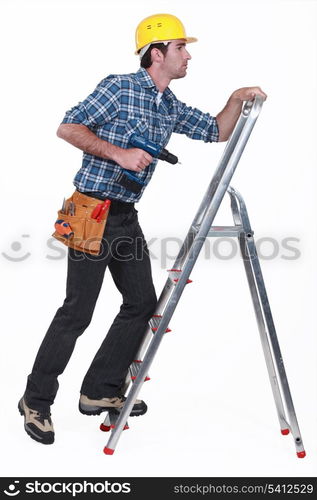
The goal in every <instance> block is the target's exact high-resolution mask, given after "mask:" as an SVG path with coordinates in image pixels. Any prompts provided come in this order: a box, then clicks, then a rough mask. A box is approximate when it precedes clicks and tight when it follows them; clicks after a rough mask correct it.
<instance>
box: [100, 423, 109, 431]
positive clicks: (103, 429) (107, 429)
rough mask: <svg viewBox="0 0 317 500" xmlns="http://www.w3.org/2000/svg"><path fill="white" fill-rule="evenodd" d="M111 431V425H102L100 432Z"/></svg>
mask: <svg viewBox="0 0 317 500" xmlns="http://www.w3.org/2000/svg"><path fill="white" fill-rule="evenodd" d="M110 429H111V427H110V425H104V424H100V430H101V431H102V432H109V431H110Z"/></svg>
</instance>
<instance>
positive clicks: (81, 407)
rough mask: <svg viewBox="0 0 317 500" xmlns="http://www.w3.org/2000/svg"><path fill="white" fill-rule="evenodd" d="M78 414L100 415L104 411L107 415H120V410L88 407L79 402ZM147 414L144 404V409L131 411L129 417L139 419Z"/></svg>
mask: <svg viewBox="0 0 317 500" xmlns="http://www.w3.org/2000/svg"><path fill="white" fill-rule="evenodd" d="M78 408H79V411H80V413H82V414H83V415H100V414H101V413H103V412H104V411H107V412H109V413H113V414H115V415H120V409H118V408H111V407H108V408H107V407H105V406H89V405H84V404H82V403H80V402H79V405H78ZM146 412H147V406H146V404H145V403H144V407H143V408H140V410H133V409H132V411H131V413H130V415H129V416H130V417H140V416H141V415H144V413H146Z"/></svg>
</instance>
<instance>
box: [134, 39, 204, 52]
mask: <svg viewBox="0 0 317 500" xmlns="http://www.w3.org/2000/svg"><path fill="white" fill-rule="evenodd" d="M174 40H185V41H186V43H193V42H198V38H195V37H193V36H187V37H186V38H179V39H178V38H175V39H174ZM169 41H171V40H169ZM161 42H166V40H157V41H154V40H153V42H151V44H150V45H152V44H155V43H161ZM142 49H143V47H140V48H139V50H136V51H135V52H134V53H135V55H136V56H137V55H138V54H139V52H140V50H142Z"/></svg>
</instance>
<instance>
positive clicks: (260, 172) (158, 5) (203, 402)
mask: <svg viewBox="0 0 317 500" xmlns="http://www.w3.org/2000/svg"><path fill="white" fill-rule="evenodd" d="M316 11H317V5H316V2H315V1H308V0H307V1H305V0H303V1H287V0H285V1H283V0H280V1H277V0H275V1H274V2H269V1H268V0H265V1H261V0H258V1H255V0H254V1H249V2H248V1H235V2H234V1H232V2H230V1H229V0H221V1H220V0H219V1H218V0H209V1H199V0H198V1H196V2H193V1H187V0H186V1H185V0H181V1H179V0H172V1H171V0H168V1H163V0H155V1H153V0H146V1H140V0H134V1H133V2H132V1H128V0H117V1H116V2H108V1H105V0H103V1H101V0H76V1H75V0H73V1H71V0H63V1H62V0H60V1H59V0H55V1H53V0H52V1H50V0H47V1H44V0H41V1H29V0H28V1H26V0H24V1H15V0H10V1H5V0H2V1H1V12H0V18H1V29H0V37H1V47H2V51H1V52H2V57H1V59H2V62H1V125H0V126H1V139H2V141H1V142H2V147H1V172H2V188H1V207H2V208H1V213H2V231H1V248H0V252H2V253H1V255H0V266H1V285H2V286H1V306H2V313H1V318H2V321H1V323H2V333H1V339H2V344H1V403H2V404H1V420H2V421H1V431H2V433H3V434H4V435H3V437H2V453H1V454H2V475H3V476H6V475H9V476H20V475H22V476H39V477H40V476H105V477H111V476H119V477H120V476H129V475H130V476H197V477H198V476H209V477H217V476H246V477H250V476H261V477H262V476H295V477H296V476H312V475H313V476H315V475H316V472H317V459H316V444H317V439H316V415H317V412H316V408H317V405H316V394H317V392H316V385H317V384H316V361H317V360H316V317H315V314H316V313H315V310H316V299H317V293H316V225H315V214H316V131H317V130H316V120H315V113H316V66H317V65H316V13H317V12H316ZM157 12H170V13H172V14H175V15H177V16H178V17H180V18H181V19H182V21H183V23H184V24H185V27H186V30H187V34H188V35H189V36H197V37H198V38H199V42H198V43H196V44H192V45H190V46H188V49H189V51H190V52H191V54H192V57H193V58H192V61H191V62H190V64H189V70H188V75H187V76H186V78H185V79H182V80H179V81H175V82H172V84H171V88H172V90H173V91H174V92H175V93H176V95H177V96H178V97H179V99H181V100H183V101H185V102H186V103H187V104H190V105H193V106H197V107H199V108H200V109H202V110H204V111H210V112H211V113H212V114H216V113H217V112H218V111H220V109H222V107H223V106H224V104H225V102H226V100H227V99H228V97H229V96H230V94H231V92H232V91H233V90H235V89H236V88H239V87H241V86H249V85H260V86H261V87H262V88H263V90H264V91H266V92H267V94H268V96H269V97H268V100H267V102H266V103H265V105H264V107H263V110H262V113H261V115H260V117H259V120H258V122H257V124H256V126H255V129H254V131H253V133H252V136H251V138H250V141H249V143H248V145H247V148H246V150H245V152H244V155H243V157H242V159H241V161H240V164H239V167H238V170H237V172H236V174H235V177H234V179H233V183H232V185H233V186H235V187H236V188H238V189H239V191H241V193H242V194H243V195H244V198H245V200H246V203H247V206H248V209H249V213H250V217H251V223H252V225H253V228H254V230H255V236H256V238H257V239H258V238H263V237H264V238H268V237H270V238H275V239H276V241H277V242H278V245H279V247H278V255H277V256H276V257H275V258H274V259H262V260H261V263H262V270H263V273H264V277H265V281H266V285H267V290H268V294H269V298H270V303H271V307H272V311H273V316H274V320H275V323H276V328H277V333H278V338H279V341H280V346H281V350H282V354H283V358H284V362H285V366H286V371H287V375H288V379H289V383H290V387H291V391H292V396H293V400H294V404H295V409H296V413H297V417H298V421H299V424H300V428H301V431H302V436H303V440H304V444H305V449H306V451H307V457H306V458H305V459H303V460H300V459H298V458H297V456H296V453H295V448H294V444H293V442H292V437H291V436H286V437H284V436H281V434H280V431H279V425H278V420H277V416H276V410H275V407H274V401H273V397H272V394H271V388H270V385H269V380H268V376H267V373H266V367H265V363H264V357H263V353H262V350H261V349H262V348H261V344H260V340H259V335H258V331H257V326H256V322H255V318H254V314H253V309H252V304H251V300H250V297H249V291H248V288H247V285H246V279H245V276H244V271H243V266H242V263H241V262H240V260H239V257H238V256H236V257H235V258H232V259H228V260H225V259H219V258H216V257H215V256H214V255H212V257H210V258H207V257H206V256H205V254H204V252H203V253H202V255H201V256H200V258H199V260H198V262H197V265H196V267H195V268H194V270H193V272H192V276H191V277H192V279H193V280H194V283H193V284H192V285H190V286H188V287H187V288H186V289H185V292H184V295H183V297H182V299H181V301H180V303H179V307H178V308H177V310H176V312H175V315H174V317H173V318H172V321H171V324H170V327H171V328H172V330H173V332H172V333H171V334H169V335H168V336H166V339H164V342H163V344H162V347H161V349H160V351H159V354H158V356H157V358H156V359H155V361H154V364H153V366H152V369H151V373H150V375H151V382H148V383H147V384H145V385H144V387H143V389H142V393H141V394H142V397H143V398H144V399H145V400H146V402H147V403H148V406H149V410H148V413H147V414H146V415H145V416H144V417H142V418H139V419H133V420H132V419H130V430H129V431H125V432H124V434H123V435H122V437H121V440H120V442H119V444H118V447H117V450H116V452H115V454H114V455H113V456H112V457H110V456H106V455H104V454H103V452H102V450H103V447H104V446H105V444H106V442H107V439H108V435H107V434H103V433H101V432H100V431H99V430H98V428H99V424H100V423H101V422H102V420H103V419H102V417H91V418H87V417H85V416H83V415H81V414H80V413H79V412H78V410H77V403H78V397H79V389H80V385H81V380H82V377H83V376H84V374H85V373H86V370H87V368H88V366H89V364H90V362H91V359H92V357H93V355H94V353H95V352H96V350H97V349H98V347H99V345H100V343H101V341H102V339H103V337H104V335H105V333H106V332H107V329H108V328H109V326H110V324H111V322H112V320H113V317H114V315H115V314H116V312H117V310H118V307H119V305H120V296H119V294H118V292H117V291H116V289H115V287H114V285H113V284H112V281H111V278H110V275H109V274H108V273H107V274H106V278H105V282H104V287H103V290H102V293H101V295H100V298H99V301H98V304H97V307H96V311H95V315H94V318H93V321H92V323H91V325H90V327H89V328H88V330H87V331H86V332H85V334H84V335H83V336H82V337H81V338H80V339H79V340H78V343H77V346H76V349H75V352H74V354H73V356H72V358H71V360H70V362H69V364H68V366H67V368H66V371H65V373H64V374H63V375H62V376H61V377H60V379H59V380H60V390H59V392H58V396H57V398H56V402H55V404H54V406H53V408H52V411H53V418H54V425H55V430H56V442H55V444H54V445H53V446H46V447H45V446H41V445H40V444H38V443H36V442H34V441H32V440H31V439H30V438H29V437H28V436H27V435H26V434H25V432H24V430H23V420H22V418H21V417H20V416H19V414H18V411H17V409H16V405H17V402H18V399H19V397H20V396H21V395H22V393H23V391H24V388H25V382H26V376H27V374H28V373H29V372H30V370H31V367H32V364H33V361H34V357H35V355H36V352H37V349H38V347H39V344H40V342H41V340H42V338H43V336H44V334H45V332H46V329H47V328H48V326H49V323H50V321H51V319H52V317H53V315H54V314H55V311H56V309H57V308H58V307H59V306H60V305H61V303H62V301H63V299H64V291H65V277H66V259H65V258H59V259H56V257H58V256H60V255H61V252H62V251H63V249H62V247H61V246H59V247H58V248H59V249H60V250H59V251H58V250H56V249H55V250H52V249H49V248H48V247H47V240H48V238H49V237H50V235H51V233H52V231H53V223H54V220H55V215H56V211H57V209H58V208H59V206H60V204H61V202H62V199H63V197H64V196H69V195H70V194H71V193H72V191H73V185H72V179H73V177H74V175H75V173H76V171H77V170H78V168H79V166H80V162H81V152H80V151H79V150H76V149H75V148H72V147H71V146H69V145H68V144H66V143H64V142H63V141H61V140H60V139H58V138H57V137H56V135H55V131H56V129H57V126H58V124H59V123H60V121H61V120H62V118H63V116H64V113H65V111H66V110H67V109H69V108H70V107H71V106H73V105H74V104H76V103H77V102H78V101H80V100H82V99H84V98H85V97H86V96H87V95H88V94H89V93H90V92H91V91H92V90H93V89H94V87H95V86H96V84H97V83H98V82H99V81H100V80H101V79H102V78H103V77H104V76H106V75H108V74H110V73H128V72H133V71H135V70H137V68H138V60H137V58H136V56H134V53H133V52H134V30H135V27H136V25H137V24H138V22H139V21H140V20H141V19H142V18H144V17H146V16H147V15H150V14H153V13H157ZM223 148H224V144H204V143H201V142H197V141H190V140H189V139H187V138H186V137H185V136H176V135H175V136H173V138H172V139H171V141H170V143H169V146H168V149H169V150H170V151H171V152H173V153H175V154H177V155H178V156H179V159H180V161H181V162H182V165H181V166H180V165H177V166H170V165H167V164H165V163H162V162H161V163H160V164H159V165H158V167H157V170H156V173H155V175H154V178H153V180H152V183H151V184H150V186H148V188H147V190H146V192H145V194H144V196H143V198H142V200H141V202H140V203H139V206H138V207H137V208H138V210H139V216H140V222H141V225H142V227H143V229H144V233H145V235H146V237H147V239H148V240H151V239H152V238H157V240H156V241H155V242H154V243H153V244H152V245H151V250H152V252H153V254H154V255H153V278H154V283H155V286H156V289H157V292H158V293H159V292H160V290H161V288H162V286H163V285H164V283H165V279H166V272H165V269H169V267H170V266H171V264H172V262H173V260H172V259H171V258H170V259H168V260H167V261H166V262H164V261H163V258H162V256H163V253H162V248H161V246H162V243H161V242H162V239H164V238H170V237H176V238H180V239H182V238H183V237H184V236H185V234H186V232H187V230H188V227H189V225H190V223H191V220H192V218H193V216H194V214H195V211H196V209H197V207H198V204H199V202H200V199H201V198H202V196H203V194H204V192H205V189H206V185H207V183H208V182H209V180H210V178H211V175H212V173H213V171H214V169H215V167H216V165H217V162H218V160H219V158H220V156H221V153H222V151H223ZM221 214H222V215H221V217H220V216H219V217H218V218H217V223H219V224H230V223H231V217H230V209H229V204H228V201H227V200H226V202H225V206H224V208H222V209H221ZM27 235H28V236H27ZM286 237H293V238H298V240H299V241H297V242H296V243H294V244H293V246H296V247H297V248H298V249H299V251H300V257H299V258H298V259H295V260H289V259H285V258H283V257H285V256H286V257H287V256H288V257H289V256H292V255H293V253H292V251H290V250H287V249H283V248H282V240H283V238H286ZM213 243H214V242H211V244H213ZM261 250H262V253H263V254H265V253H266V255H267V256H270V255H271V253H272V246H270V245H269V244H268V245H264V246H263V247H261ZM168 251H169V253H170V254H172V253H173V252H174V254H175V251H176V247H175V245H174V246H173V245H170V246H169V248H168ZM226 251H230V248H227V249H226V248H225V247H223V248H221V249H220V252H221V253H222V255H225V252H226ZM28 253H29V254H30V255H29V256H28V257H27V258H26V259H25V260H23V261H21V260H20V259H21V257H23V256H24V255H27V254H28ZM212 254H213V252H212ZM48 256H49V257H55V259H52V258H48ZM14 259H15V260H14Z"/></svg>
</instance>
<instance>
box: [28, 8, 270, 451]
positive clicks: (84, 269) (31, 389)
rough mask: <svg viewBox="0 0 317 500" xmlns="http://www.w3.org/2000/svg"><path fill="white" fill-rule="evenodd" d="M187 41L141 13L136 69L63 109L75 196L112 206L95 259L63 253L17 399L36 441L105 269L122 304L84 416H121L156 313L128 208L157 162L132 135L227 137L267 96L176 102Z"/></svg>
mask: <svg viewBox="0 0 317 500" xmlns="http://www.w3.org/2000/svg"><path fill="white" fill-rule="evenodd" d="M194 41H196V39H195V38H189V37H187V36H186V33H185V30H184V27H183V25H182V23H181V22H180V20H179V19H178V18H176V17H175V16H172V15H170V14H158V15H153V16H149V17H147V18H146V19H144V20H143V21H141V23H140V24H139V26H138V27H137V30H136V53H137V54H139V56H140V59H141V68H140V69H139V70H138V71H137V72H136V73H133V74H129V75H110V76H108V77H107V78H105V79H104V80H102V81H101V82H100V83H99V85H98V86H97V88H96V89H95V91H94V92H93V93H92V94H90V95H89V96H88V97H87V98H86V99H85V100H84V101H83V102H81V103H79V104H78V105H77V106H75V107H74V108H72V109H71V110H70V111H68V112H67V113H66V115H65V118H64V120H63V122H62V124H61V125H60V126H59V128H58V131H57V135H58V137H61V138H63V139H64V140H66V141H68V142H69V143H70V144H72V145H73V146H75V147H77V148H79V149H81V150H82V151H83V152H84V154H83V163H82V167H81V169H80V170H79V171H78V173H77V174H76V176H75V179H74V184H75V186H76V190H77V192H79V193H83V194H84V195H86V196H88V197H93V198H94V199H97V200H105V199H109V200H111V206H110V212H109V216H108V220H107V222H106V227H105V231H104V234H103V243H104V245H103V246H102V248H101V252H100V254H99V255H89V254H87V253H85V252H78V251H75V250H74V249H72V248H69V253H68V274H67V291H66V298H65V301H64V303H63V305H62V307H60V308H59V309H58V311H57V312H56V315H55V317H54V319H53V321H52V323H51V325H50V327H49V329H48V331H47V333H46V336H45V338H44V340H43V342H42V345H41V346H40V349H39V352H38V354H37V357H36V359H35V362H34V366H33V369H32V373H31V374H30V375H29V377H28V381H27V387H26V390H25V393H24V396H23V397H22V398H21V400H20V401H19V410H20V413H21V414H22V415H24V419H25V430H26V432H27V433H28V434H29V435H30V436H31V437H32V438H33V439H35V440H36V441H38V442H41V443H43V444H50V443H53V441H54V429H53V424H52V420H51V417H50V406H51V405H52V404H53V402H54V399H55V396H56V393H57V390H58V381H57V378H58V376H59V375H60V374H61V373H62V372H63V371H64V369H65V367H66V365H67V363H68V360H69V358H70V356H71V354H72V351H73V349H74V346H75V343H76V340H77V338H78V337H79V335H81V334H82V333H83V332H84V330H85V329H86V328H87V326H88V325H89V323H90V321H91V318H92V314H93V311H94V307H95V304H96V301H97V298H98V294H99V291H100V288H101V285H102V281H103V277H104V273H105V270H106V267H109V270H110V272H111V274H112V277H113V279H114V282H115V284H116V286H117V288H118V290H119V291H120V292H121V294H122V297H123V303H122V306H121V308H120V311H119V314H118V315H117V317H116V318H115V320H114V322H113V324H112V326H111V328H110V330H109V332H108V334H107V336H106V338H105V340H104V341H103V343H102V345H101V347H100V349H99V351H98V352H97V354H96V356H95V358H94V359H93V361H92V363H91V366H90V368H89V370H88V372H87V374H86V376H85V378H84V380H83V383H82V387H81V391H80V392H81V395H80V400H79V410H80V411H81V412H82V413H83V414H86V415H97V414H100V413H101V412H102V411H113V412H119V411H120V409H121V408H122V406H123V404H124V395H123V394H122V391H123V386H124V383H125V379H126V375H127V373H128V368H129V366H130V364H131V363H132V361H133V359H134V356H135V355H136V353H137V351H138V348H139V345H140V343H141V341H142V338H143V335H144V332H145V329H146V327H147V323H148V320H149V319H150V317H151V316H152V314H153V312H154V310H155V306H156V294H155V290H154V286H153V282H152V277H151V266H150V261H149V256H148V252H147V247H146V242H145V241H144V237H143V234H142V231H141V228H140V226H139V224H138V220H137V212H136V210H135V208H134V203H135V202H137V201H139V199H140V198H141V196H142V193H143V191H144V189H145V187H146V185H147V184H148V183H149V181H150V179H151V177H152V174H153V172H154V169H155V166H156V164H157V159H154V158H153V157H152V156H151V155H150V154H149V153H147V152H146V151H143V150H142V149H139V148H134V147H130V146H129V140H130V138H131V136H132V134H137V135H140V136H142V137H143V138H146V139H149V140H152V141H154V142H155V143H157V144H159V145H160V146H162V147H165V146H166V144H167V143H168V140H169V138H170V136H171V134H172V132H177V133H181V134H186V135H187V136H188V137H191V138H192V139H200V140H204V141H205V142H213V141H226V140H227V139H228V137H229V135H230V134H231V132H232V130H233V128H234V125H235V123H236V121H237V118H238V117H239V115H240V111H241V107H242V103H243V101H246V100H249V99H252V98H254V96H255V95H261V96H262V97H264V98H266V95H265V94H264V92H262V90H261V89H260V88H259V87H248V88H242V89H239V90H236V91H235V92H233V94H232V95H231V97H230V98H229V100H228V102H227V104H226V106H225V107H224V109H223V110H222V111H221V112H220V113H219V114H218V115H217V116H216V118H214V117H212V116H211V115H210V114H209V113H203V112H201V111H200V110H198V109H196V108H191V107H188V106H187V105H185V104H184V103H182V102H180V101H178V100H177V99H176V97H175V95H174V94H173V93H172V91H171V90H170V89H169V87H168V85H169V84H170V82H171V80H173V79H178V78H183V77H184V76H185V75H186V72H187V67H188V62H189V60H190V59H191V56H190V55H189V53H188V51H187V46H186V44H187V43H191V42H194ZM129 171H130V174H131V173H132V174H133V176H134V177H133V176H132V177H131V175H130V176H129ZM109 249H110V251H109ZM140 255H142V258H141V259H140ZM137 256H138V258H137ZM146 410H147V407H146V404H145V403H144V402H143V401H139V400H137V401H136V403H135V405H134V407H133V409H132V413H131V416H134V415H136V416H137V415H142V414H144V413H145V412H146Z"/></svg>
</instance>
